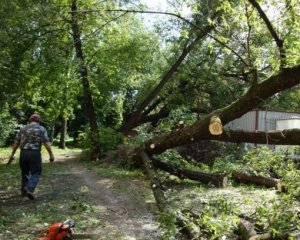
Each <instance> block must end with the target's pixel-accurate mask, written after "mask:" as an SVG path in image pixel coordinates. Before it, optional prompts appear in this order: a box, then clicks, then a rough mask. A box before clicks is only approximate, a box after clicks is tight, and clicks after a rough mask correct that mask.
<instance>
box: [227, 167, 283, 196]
mask: <svg viewBox="0 0 300 240" xmlns="http://www.w3.org/2000/svg"><path fill="white" fill-rule="evenodd" d="M232 177H233V179H234V180H236V181H238V182H240V183H255V184H258V185H263V186H265V187H267V188H271V187H275V188H277V190H278V191H281V185H280V181H279V180H278V179H274V178H269V177H263V176H257V175H254V174H246V173H244V172H242V171H236V172H235V173H234V174H233V176H232Z"/></svg>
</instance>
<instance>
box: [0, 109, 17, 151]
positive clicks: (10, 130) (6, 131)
mask: <svg viewBox="0 0 300 240" xmlns="http://www.w3.org/2000/svg"><path fill="white" fill-rule="evenodd" d="M0 122H1V125H0V132H1V134H0V147H3V146H5V144H6V143H7V140H8V137H9V136H10V135H14V133H15V132H14V131H15V129H16V128H17V127H18V125H17V123H16V121H15V120H14V119H13V118H12V117H11V116H10V114H9V112H8V106H7V104H4V105H2V107H0ZM11 140H12V139H11ZM10 143H12V142H10Z"/></svg>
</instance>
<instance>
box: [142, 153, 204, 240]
mask: <svg viewBox="0 0 300 240" xmlns="http://www.w3.org/2000/svg"><path fill="white" fill-rule="evenodd" d="M140 158H141V159H142V161H143V163H144V166H145V168H146V171H147V174H148V176H149V178H150V182H151V189H152V191H153V194H154V197H155V200H156V203H157V207H158V209H159V210H160V211H161V212H164V213H166V214H170V215H173V216H175V217H176V223H177V224H178V225H179V226H180V227H182V228H184V229H185V230H186V231H187V233H188V235H189V237H190V238H191V239H198V237H199V234H200V229H199V227H198V226H197V225H195V224H194V223H193V222H192V220H191V219H188V218H187V217H185V216H184V215H183V214H182V213H181V212H180V211H177V212H174V211H172V210H170V209H169V207H168V203H167V201H166V199H165V196H164V193H163V191H162V188H161V183H160V180H159V179H158V177H157V174H156V172H155V169H154V167H153V164H152V161H151V159H150V158H149V156H148V155H147V154H146V153H145V152H144V151H142V152H140Z"/></svg>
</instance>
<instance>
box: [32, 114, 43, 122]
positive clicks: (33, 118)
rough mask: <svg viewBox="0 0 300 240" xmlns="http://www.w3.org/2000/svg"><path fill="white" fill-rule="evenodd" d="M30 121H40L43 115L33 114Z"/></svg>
mask: <svg viewBox="0 0 300 240" xmlns="http://www.w3.org/2000/svg"><path fill="white" fill-rule="evenodd" d="M29 122H30V123H31V122H37V123H40V122H41V117H40V115H38V114H33V115H31V117H30V118H29Z"/></svg>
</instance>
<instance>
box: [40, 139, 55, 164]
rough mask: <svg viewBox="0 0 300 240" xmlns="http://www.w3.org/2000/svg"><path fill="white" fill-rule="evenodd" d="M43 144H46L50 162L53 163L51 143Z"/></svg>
mask: <svg viewBox="0 0 300 240" xmlns="http://www.w3.org/2000/svg"><path fill="white" fill-rule="evenodd" d="M43 144H44V146H45V148H46V150H47V151H48V153H49V156H50V159H49V160H50V162H53V161H54V155H53V152H52V149H51V145H50V143H49V142H44V143H43Z"/></svg>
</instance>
